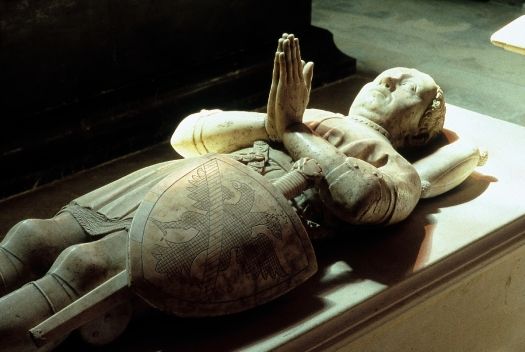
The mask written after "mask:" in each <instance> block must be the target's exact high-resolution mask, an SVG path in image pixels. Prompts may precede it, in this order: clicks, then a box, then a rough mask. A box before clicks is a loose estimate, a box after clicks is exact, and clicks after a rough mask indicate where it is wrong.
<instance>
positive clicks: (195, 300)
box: [129, 155, 317, 316]
mask: <svg viewBox="0 0 525 352" xmlns="http://www.w3.org/2000/svg"><path fill="white" fill-rule="evenodd" d="M181 165H182V164H181ZM129 258H130V261H129V266H130V268H129V269H130V275H131V286H132V288H133V289H134V291H135V292H136V293H137V294H138V295H139V296H141V297H142V298H144V299H145V300H146V301H147V302H149V303H150V304H151V305H152V306H154V307H156V308H159V309H160V310H163V311H167V312H169V313H172V314H176V315H179V316H207V315H219V314H228V313H233V312H237V311H241V310H245V309H249V308H251V307H253V306H256V305H259V304H262V303H264V302H267V301H269V300H271V299H274V298H275V297H277V296H280V295H282V294H283V293H285V292H287V291H289V290H291V289H292V288H294V287H296V286H297V285H299V284H300V283H302V282H303V281H305V280H306V279H307V278H309V277H310V276H311V275H313V274H314V273H315V271H316V269H317V266H316V261H315V255H314V252H313V249H312V246H311V243H310V241H309V239H308V235H307V233H306V231H305V229H304V227H303V226H302V223H301V221H300V219H299V217H298V216H297V214H296V213H295V212H294V211H293V209H292V208H291V207H290V206H289V204H288V202H287V200H286V199H285V198H284V196H283V195H282V194H280V192H278V191H277V190H276V189H275V188H274V187H273V186H272V185H271V184H270V183H269V182H268V181H267V180H265V179H264V178H263V177H262V176H260V175H259V174H258V173H256V172H255V171H253V170H251V169H250V168H249V167H247V166H245V165H243V164H241V163H239V162H237V161H235V160H233V159H231V158H228V157H225V156H220V155H211V156H206V157H202V158H197V159H187V160H186V162H185V163H184V164H183V165H182V166H181V168H180V169H179V171H178V172H176V173H175V174H172V175H170V176H169V177H167V178H166V179H164V180H163V181H162V182H161V183H159V184H158V185H157V186H155V187H154V188H153V189H152V190H151V191H150V192H149V193H148V195H147V196H146V198H145V200H144V201H143V202H142V204H141V206H140V207H139V209H138V210H137V214H136V215H135V218H134V220H133V224H132V226H131V229H130V257H129Z"/></svg>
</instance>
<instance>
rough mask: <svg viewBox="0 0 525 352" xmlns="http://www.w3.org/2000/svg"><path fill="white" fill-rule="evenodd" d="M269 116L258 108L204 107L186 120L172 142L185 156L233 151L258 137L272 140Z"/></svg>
mask: <svg viewBox="0 0 525 352" xmlns="http://www.w3.org/2000/svg"><path fill="white" fill-rule="evenodd" d="M265 118H266V114H263V113H257V112H246V111H221V110H202V111H201V112H198V113H195V114H192V115H189V116H188V117H186V118H185V119H184V120H182V122H181V123H180V124H179V125H178V126H177V128H176V130H175V132H174V133H173V136H172V137H171V145H172V147H173V149H175V151H176V152H177V153H179V154H180V155H181V156H183V157H185V158H188V157H193V156H198V155H203V154H207V153H230V152H233V151H236V150H239V149H242V148H245V147H249V146H251V145H252V144H253V142H255V141H257V140H268V134H267V133H266V129H265V127H264V121H265Z"/></svg>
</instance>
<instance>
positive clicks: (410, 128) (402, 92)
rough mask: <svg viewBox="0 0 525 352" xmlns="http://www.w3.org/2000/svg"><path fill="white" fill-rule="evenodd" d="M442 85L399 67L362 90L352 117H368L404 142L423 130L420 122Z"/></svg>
mask: <svg viewBox="0 0 525 352" xmlns="http://www.w3.org/2000/svg"><path fill="white" fill-rule="evenodd" d="M437 89H438V86H437V85H436V83H435V82H434V80H433V79H432V77H430V76H429V75H427V74H426V73H423V72H420V71H418V70H416V69H411V68H405V67H396V68H391V69H388V70H385V71H383V72H382V73H381V74H379V75H378V76H377V77H376V78H375V79H374V80H373V81H372V82H370V83H367V84H365V85H364V86H363V88H362V89H361V90H360V91H359V93H358V95H357V96H356V98H355V100H354V102H353V103H352V106H351V107H350V111H349V114H350V115H355V116H361V117H365V118H367V119H369V120H371V121H373V122H375V123H377V124H379V125H381V126H382V127H384V128H386V129H387V130H388V131H389V132H390V133H391V134H392V135H394V136H396V139H403V137H404V136H406V135H407V134H409V133H413V132H415V131H417V130H418V129H419V128H420V126H419V125H420V119H421V117H422V115H423V113H424V112H425V110H426V109H427V108H428V107H429V106H431V104H432V100H433V99H434V98H435V97H436V93H437Z"/></svg>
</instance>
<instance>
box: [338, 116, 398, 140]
mask: <svg viewBox="0 0 525 352" xmlns="http://www.w3.org/2000/svg"><path fill="white" fill-rule="evenodd" d="M348 118H349V119H352V120H354V121H356V122H359V123H361V124H363V125H366V126H368V127H370V128H373V129H374V130H375V131H377V132H379V133H381V134H382V135H383V136H385V137H386V139H388V140H390V133H388V131H387V130H385V129H384V128H383V127H381V126H379V125H378V124H377V123H375V122H373V121H370V120H369V119H365V118H362V117H357V116H352V115H348Z"/></svg>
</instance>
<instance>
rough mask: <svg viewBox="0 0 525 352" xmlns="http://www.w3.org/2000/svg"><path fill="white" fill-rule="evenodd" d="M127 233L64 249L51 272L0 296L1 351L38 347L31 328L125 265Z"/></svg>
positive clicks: (50, 345) (43, 348) (43, 349)
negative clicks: (32, 337)
mask: <svg viewBox="0 0 525 352" xmlns="http://www.w3.org/2000/svg"><path fill="white" fill-rule="evenodd" d="M126 243H127V233H126V232H125V231H121V232H117V233H114V234H111V235H108V236H106V237H104V238H102V239H100V240H98V241H95V242H90V243H84V244H78V245H74V246H71V247H69V248H67V249H66V250H64V251H63V252H62V253H61V254H60V255H59V257H58V258H57V260H56V261H55V263H54V264H53V265H52V267H51V269H50V270H49V271H48V273H47V274H46V275H45V276H44V277H42V278H40V279H38V280H36V281H32V282H30V283H28V284H26V285H25V286H23V287H21V288H19V289H18V290H16V291H13V292H12V293H10V294H8V295H6V296H4V297H3V298H1V299H0V316H1V317H2V319H0V351H45V350H48V349H49V348H51V347H53V346H54V345H55V344H56V343H57V342H59V341H50V342H49V343H48V344H46V345H45V346H44V347H42V348H41V349H38V348H37V346H36V345H35V344H34V342H33V340H32V339H31V337H30V335H29V332H28V331H29V329H31V328H32V327H34V326H35V325H37V324H39V323H40V322H42V321H44V320H45V319H47V318H48V317H49V316H51V315H53V314H54V313H56V312H57V311H59V310H60V309H62V308H64V307H65V306H67V305H68V304H70V303H71V302H73V301H74V300H75V299H77V298H78V297H80V296H82V295H83V294H85V293H87V292H88V291H90V290H91V289H93V288H95V287H96V286H97V285H99V284H100V283H102V282H104V281H105V280H107V279H108V278H110V277H111V276H113V275H115V274H116V273H118V272H119V271H121V270H122V269H124V268H125V265H126V248H127V245H126Z"/></svg>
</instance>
